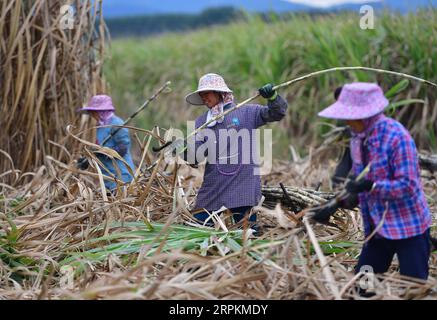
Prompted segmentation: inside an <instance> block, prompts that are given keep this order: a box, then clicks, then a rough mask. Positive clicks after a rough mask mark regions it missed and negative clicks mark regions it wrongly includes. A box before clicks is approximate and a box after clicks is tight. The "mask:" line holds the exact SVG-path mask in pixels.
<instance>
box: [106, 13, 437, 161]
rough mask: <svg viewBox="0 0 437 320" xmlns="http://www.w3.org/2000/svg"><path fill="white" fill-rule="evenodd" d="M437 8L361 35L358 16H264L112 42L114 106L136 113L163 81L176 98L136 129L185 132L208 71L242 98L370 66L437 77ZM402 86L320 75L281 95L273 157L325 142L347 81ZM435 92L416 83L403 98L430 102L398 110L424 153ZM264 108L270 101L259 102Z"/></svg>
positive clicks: (359, 75) (429, 144) (386, 19)
mask: <svg viewBox="0 0 437 320" xmlns="http://www.w3.org/2000/svg"><path fill="white" fill-rule="evenodd" d="M436 21H437V10H435V9H434V10H428V11H422V12H418V13H417V14H409V15H406V16H399V15H392V14H390V13H384V14H382V15H381V16H378V17H377V18H376V24H375V26H376V29H375V30H361V29H360V28H359V16H358V14H352V13H343V14H339V15H330V16H323V17H317V18H313V17H310V16H306V15H299V16H294V17H293V18H292V19H290V20H288V21H276V22H273V23H270V24H267V23H265V22H263V21H262V20H261V19H258V18H256V17H252V18H249V20H248V21H247V22H238V23H234V24H231V25H228V26H222V27H215V28H211V29H205V30H202V31H197V32H192V33H187V34H168V35H164V36H159V37H154V38H147V39H121V40H116V41H113V42H112V47H111V49H110V53H111V57H110V59H109V60H108V61H107V63H106V66H105V69H104V71H105V75H106V78H107V80H108V82H109V83H110V85H111V91H112V94H113V97H114V100H115V102H116V103H117V105H118V106H119V108H121V109H122V110H123V112H124V113H125V114H128V113H129V112H130V110H132V109H131V108H133V107H134V106H135V105H139V104H140V103H141V101H142V100H143V99H145V97H147V96H148V95H150V93H151V92H152V91H153V90H154V88H156V86H157V84H159V83H162V82H163V81H164V80H171V81H172V83H173V89H174V90H173V93H172V94H170V95H168V96H167V97H164V98H162V99H161V100H160V102H159V103H158V104H156V105H154V106H153V108H154V110H153V111H152V110H150V111H149V112H145V113H143V114H142V115H141V116H140V117H139V118H138V119H137V122H136V124H137V125H138V126H143V127H146V128H147V129H150V128H152V127H153V126H154V125H156V124H159V125H161V126H173V127H183V123H184V122H185V120H187V119H193V118H194V116H196V115H198V114H200V113H201V112H203V111H204V110H205V109H203V108H202V107H190V106H187V104H186V103H185V101H184V96H185V94H187V93H188V92H190V91H191V90H193V89H194V88H196V86H197V81H198V78H199V77H200V76H201V75H202V74H204V73H207V72H217V73H220V74H222V75H223V76H224V78H225V79H226V81H227V82H228V85H229V86H230V87H231V88H232V89H233V90H234V92H235V96H236V98H237V100H238V101H242V100H244V99H245V98H247V97H249V96H251V95H252V94H253V93H254V91H255V90H256V89H257V88H259V87H260V86H262V85H263V84H265V83H267V82H273V83H275V84H278V83H280V82H283V81H286V80H289V79H290V78H292V77H295V76H297V75H302V74H305V73H309V72H312V71H316V70H321V69H325V68H331V67H337V66H357V65H361V66H367V67H375V68H382V69H388V70H393V71H400V72H404V73H409V74H412V75H416V76H419V77H422V78H425V79H428V80H431V81H434V82H435V81H436V80H437V75H436V74H437V73H436V71H437V61H436V59H435V57H436V56H437V34H436V33H437V22H436ZM399 80H400V79H399V78H395V77H392V76H386V75H375V74H370V73H364V72H347V73H346V72H344V73H340V72H339V73H336V74H329V75H324V76H321V77H319V78H317V79H312V80H308V81H306V82H304V83H300V84H297V85H295V86H291V87H289V88H286V89H284V90H282V91H281V92H280V93H281V94H282V95H283V96H285V97H286V98H287V100H288V102H289V106H290V107H289V112H288V115H287V118H286V120H285V121H281V122H280V123H275V124H273V125H271V126H274V127H275V130H274V151H275V154H276V155H277V156H282V157H288V156H289V154H288V153H289V151H288V150H289V149H288V145H289V144H293V145H294V146H296V147H297V148H298V150H300V151H301V152H306V151H307V150H308V145H310V144H312V143H319V142H320V137H321V133H323V132H324V131H323V130H325V129H324V128H323V127H322V126H319V122H320V121H322V120H320V119H318V118H317V116H316V114H317V112H318V111H320V110H321V109H322V108H323V107H325V106H327V105H329V104H330V103H332V102H333V97H332V92H333V90H334V89H335V88H336V87H337V86H339V85H342V84H343V83H345V82H349V81H378V82H380V83H381V85H382V86H383V88H384V89H385V90H387V89H389V88H391V87H392V86H393V85H394V84H396V83H397V82H398V81H399ZM433 90H434V89H430V88H425V87H422V86H421V85H420V84H417V83H411V84H410V87H409V90H406V91H405V92H404V93H403V94H402V95H400V96H398V97H397V99H399V100H402V99H406V98H419V99H425V100H426V101H427V104H426V105H425V106H423V105H422V104H412V105H409V106H405V107H402V108H398V109H397V110H396V112H395V116H396V117H397V118H398V119H400V120H401V121H402V122H403V123H404V125H406V126H407V127H408V128H409V129H410V130H411V132H412V134H413V136H414V138H416V141H417V143H418V145H419V147H421V148H425V149H434V150H436V148H437V144H436V140H435V136H436V132H437V122H436V120H437V111H436V110H437V108H436V106H437V104H436V100H435V98H436V96H437V95H436V92H435V90H434V91H433ZM258 102H259V103H264V101H262V100H259V101H258Z"/></svg>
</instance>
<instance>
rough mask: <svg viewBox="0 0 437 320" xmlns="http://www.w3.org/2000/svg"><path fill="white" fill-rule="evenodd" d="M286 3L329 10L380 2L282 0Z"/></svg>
mask: <svg viewBox="0 0 437 320" xmlns="http://www.w3.org/2000/svg"><path fill="white" fill-rule="evenodd" d="M283 1H286V2H291V3H297V4H304V5H307V6H311V7H316V8H324V9H325V8H329V7H332V6H337V5H341V4H347V3H358V4H360V3H370V2H381V0H283Z"/></svg>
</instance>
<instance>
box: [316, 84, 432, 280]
mask: <svg viewBox="0 0 437 320" xmlns="http://www.w3.org/2000/svg"><path fill="white" fill-rule="evenodd" d="M388 104H389V102H388V100H387V99H386V98H385V96H384V93H383V91H382V89H381V88H380V87H379V86H378V85H377V84H373V83H351V84H347V85H345V86H344V87H343V88H342V90H341V93H340V95H339V97H338V100H337V102H335V103H334V104H333V105H331V106H330V107H328V108H326V109H325V110H323V111H321V112H320V113H319V116H321V117H325V118H330V119H340V120H345V121H346V123H347V124H348V125H349V127H350V128H351V134H352V137H351V142H350V155H351V159H352V174H353V175H354V176H358V175H359V174H360V173H361V172H362V171H363V169H364V168H365V167H366V166H368V165H370V171H369V172H368V173H367V174H366V176H365V177H364V178H363V179H361V180H358V181H357V180H355V179H351V180H349V181H348V182H347V183H346V186H345V188H346V190H347V191H348V192H349V194H350V196H351V197H354V196H355V197H356V196H357V195H358V201H359V206H360V209H361V213H362V217H363V223H364V232H365V236H366V238H367V237H369V236H370V235H373V236H372V237H371V238H370V239H369V241H367V242H366V243H365V244H364V246H363V249H362V251H361V254H360V258H359V261H358V264H357V266H356V270H355V271H356V272H359V271H360V270H362V267H365V266H370V267H371V268H372V269H373V272H375V273H384V272H386V271H387V270H388V268H389V267H390V264H391V262H392V259H393V256H394V255H395V254H397V256H398V259H399V266H400V273H401V274H402V275H405V276H410V277H414V278H419V279H424V280H426V279H427V277H428V260H429V256H430V251H431V245H430V226H431V220H432V217H431V213H430V210H429V208H428V205H427V202H426V200H425V195H424V192H423V187H422V184H421V181H420V171H419V163H418V158H417V150H416V145H415V143H414V140H413V139H412V138H411V136H410V134H409V133H408V131H407V130H406V129H405V128H404V127H403V126H402V124H400V123H399V122H398V121H396V120H394V119H391V118H388V117H386V116H385V115H384V114H383V111H384V109H385V108H386V107H387V106H388ZM340 207H347V208H349V207H350V204H348V205H346V206H343V204H342V203H337V204H335V205H332V206H328V207H323V208H321V209H318V210H317V211H316V212H315V215H314V216H313V217H312V218H313V219H314V220H316V221H318V222H321V223H324V222H327V221H328V220H329V217H330V216H331V215H332V214H334V213H335V211H336V210H337V209H338V208H340Z"/></svg>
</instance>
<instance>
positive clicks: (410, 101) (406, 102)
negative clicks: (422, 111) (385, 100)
mask: <svg viewBox="0 0 437 320" xmlns="http://www.w3.org/2000/svg"><path fill="white" fill-rule="evenodd" d="M414 103H419V104H425V101H424V100H421V99H406V100H402V101H398V102H394V103H391V104H390V105H389V106H388V107H387V110H386V112H388V113H391V112H394V111H395V110H396V109H397V108H399V107H403V106H407V105H409V104H414Z"/></svg>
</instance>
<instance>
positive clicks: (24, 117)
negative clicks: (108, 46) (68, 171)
mask: <svg viewBox="0 0 437 320" xmlns="http://www.w3.org/2000/svg"><path fill="white" fill-rule="evenodd" d="M65 4H66V1H60V0H56V1H43V0H37V1H17V0H10V1H2V2H1V3H0V88H1V92H0V112H1V115H2V116H1V117H0V127H1V132H0V149H1V150H3V151H5V152H6V153H8V154H9V155H10V156H11V159H8V157H7V156H5V155H3V154H2V155H1V156H0V171H1V172H5V173H6V172H7V171H9V170H12V171H11V172H15V171H14V170H15V167H14V165H11V163H13V164H15V166H17V167H18V169H19V170H21V171H23V172H26V171H28V170H32V169H33V168H36V167H39V166H40V165H41V164H43V163H44V161H45V157H46V156H47V155H52V156H55V157H57V158H59V157H64V159H65V156H66V154H67V153H68V151H67V149H68V150H69V151H70V152H71V151H72V148H71V147H72V145H71V143H69V141H66V140H65V136H66V132H65V127H66V126H67V124H73V123H76V122H77V120H78V118H79V117H78V115H77V113H76V110H77V109H78V108H79V107H81V106H82V105H83V103H84V102H86V100H87V99H88V98H89V97H90V96H91V95H93V94H95V93H97V92H101V91H103V90H104V84H103V82H102V81H101V61H99V55H100V56H102V54H103V49H104V24H103V20H102V19H100V20H99V22H96V21H97V19H98V17H99V16H98V14H99V13H100V12H101V10H100V6H101V1H93V2H91V1H90V0H75V1H69V2H68V4H71V5H73V6H74V7H75V8H76V14H75V17H74V23H73V29H71V30H70V29H63V28H61V24H60V21H61V18H62V17H63V15H62V14H61V12H60V8H61V6H63V5H65ZM100 18H101V17H100ZM64 147H66V148H67V149H66V148H64ZM10 177H11V176H10V175H9V176H7V177H6V178H10Z"/></svg>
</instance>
